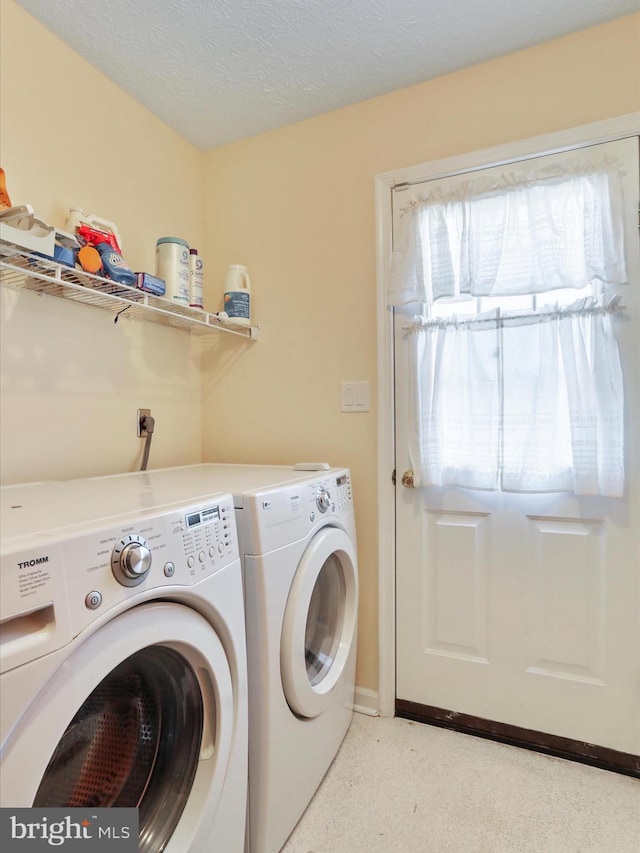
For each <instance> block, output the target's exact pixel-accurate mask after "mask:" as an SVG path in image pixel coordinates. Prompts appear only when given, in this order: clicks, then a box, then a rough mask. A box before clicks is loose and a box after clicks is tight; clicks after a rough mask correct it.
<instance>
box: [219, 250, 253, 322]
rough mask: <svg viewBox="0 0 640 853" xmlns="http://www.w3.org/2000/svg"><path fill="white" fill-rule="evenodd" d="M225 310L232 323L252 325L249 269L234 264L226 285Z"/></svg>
mask: <svg viewBox="0 0 640 853" xmlns="http://www.w3.org/2000/svg"><path fill="white" fill-rule="evenodd" d="M224 291H225V292H224V310H225V312H226V313H227V316H228V318H229V320H231V322H232V323H239V324H240V325H242V326H250V325H251V281H250V280H249V273H248V272H247V268H246V267H243V266H242V265H241V264H232V265H231V266H230V267H229V269H228V270H227V277H226V279H225V285H224Z"/></svg>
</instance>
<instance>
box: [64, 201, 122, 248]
mask: <svg viewBox="0 0 640 853" xmlns="http://www.w3.org/2000/svg"><path fill="white" fill-rule="evenodd" d="M81 225H88V226H89V227H90V228H95V229H96V230H97V231H108V232H109V233H111V234H113V236H114V237H115V238H116V244H117V246H118V250H119V251H120V252H121V251H122V240H121V239H120V234H119V232H118V229H117V227H116V226H115V224H114V223H113V222H110V221H109V220H108V219H104V218H103V217H102V216H96V214H95V213H88V214H87V213H85V212H84V211H83V210H81V209H80V208H79V207H72V208H70V210H69V215H68V217H67V221H66V223H65V226H64V228H65V231H67V232H68V233H69V234H74V233H75V232H76V230H77V229H78V228H79V227H80V226H81Z"/></svg>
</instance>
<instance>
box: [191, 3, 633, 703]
mask: <svg viewBox="0 0 640 853" xmlns="http://www.w3.org/2000/svg"><path fill="white" fill-rule="evenodd" d="M639 22H640V17H639V16H632V17H629V18H625V19H622V20H619V21H615V22H613V23H611V24H607V25H604V26H601V27H598V28H595V29H592V30H589V31H585V32H582V33H578V34H575V35H572V36H570V37H568V38H564V39H560V40H557V41H554V42H550V43H548V44H545V45H543V46H541V47H537V48H533V49H531V50H527V51H523V52H520V53H516V54H512V55H510V56H507V57H504V58H502V59H499V60H496V61H493V62H488V63H485V64H483V65H479V66H476V67H473V68H469V69H466V70H464V71H460V72H458V73H456V74H451V75H448V76H446V77H442V78H439V79H437V80H434V81H431V82H428V83H424V84H422V85H419V86H414V87H411V88H408V89H404V90H402V91H398V92H394V93H393V94H390V95H386V96H384V97H380V98H376V99H374V100H370V101H366V102H364V103H361V104H357V105H355V106H352V107H348V108H346V109H342V110H339V111H336V112H333V113H329V114H326V115H323V116H320V117H318V118H314V119H311V120H308V121H305V122H301V123H298V124H295V125H292V126H289V127H285V128H282V129H280V130H276V131H273V132H270V133H265V134H261V135H260V136H256V137H254V138H251V139H247V140H244V141H242V142H238V143H235V144H232V145H228V146H225V147H222V148H219V149H216V150H214V151H211V152H209V153H208V155H207V158H206V180H205V196H206V198H205V240H207V241H208V242H207V245H208V247H209V248H210V253H211V263H210V265H209V275H208V284H207V288H208V289H207V294H206V296H207V298H208V300H209V302H210V303H212V304H214V305H216V306H217V307H221V306H220V299H221V294H222V281H223V276H224V269H225V267H226V265H227V264H230V263H244V264H246V265H247V266H248V268H249V271H250V273H251V276H252V284H253V308H254V312H253V314H254V321H255V322H258V323H260V324H261V326H262V327H263V332H262V338H261V340H260V341H259V342H257V343H255V344H253V345H247V346H245V347H244V348H243V349H242V351H240V350H239V349H238V348H237V347H233V346H231V345H230V344H226V343H223V344H221V345H220V346H219V347H218V348H217V350H216V352H215V354H214V352H210V353H208V354H207V355H206V356H205V372H204V397H203V425H204V432H203V454H204V458H205V459H206V460H208V461H213V460H221V461H231V460H235V461H262V462H290V461H298V460H309V459H315V460H317V459H320V460H327V461H329V462H331V463H333V464H336V465H337V464H340V465H349V466H350V467H351V469H352V472H353V481H354V492H355V501H356V505H357V524H358V547H359V558H360V572H361V600H362V604H361V608H360V633H359V649H360V651H359V658H358V684H359V685H361V686H363V687H367V688H371V689H375V688H376V686H377V667H378V658H377V643H376V637H377V533H376V527H377V496H376V476H377V473H376V414H375V386H376V320H375V300H376V280H375V218H374V177H375V175H376V174H380V173H382V172H386V171H390V170H393V169H399V168H401V167H405V166H412V165H415V164H418V163H422V162H426V161H429V160H434V159H438V158H442V157H449V156H452V155H455V154H460V153H463V152H466V151H473V150H476V149H480V148H485V147H489V146H493V145H498V144H502V143H506V142H509V141H512V140H517V139H521V138H526V137H529V136H534V135H538V134H543V133H546V132H551V131H556V130H561V129H563V128H566V127H571V126H575V125H580V124H585V123H587V122H591V121H596V120H599V119H603V118H607V117H613V116H618V115H623V114H626V113H629V112H633V111H635V110H638V108H640V49H639V45H640V42H639V38H638V35H639ZM362 379H368V380H369V381H370V382H371V391H372V404H373V406H372V412H371V413H370V414H341V413H340V411H339V408H340V383H341V381H344V380H362ZM390 473H391V472H389V474H390Z"/></svg>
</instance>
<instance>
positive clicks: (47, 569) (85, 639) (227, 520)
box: [0, 475, 248, 853]
mask: <svg viewBox="0 0 640 853" xmlns="http://www.w3.org/2000/svg"><path fill="white" fill-rule="evenodd" d="M0 497H1V504H2V509H1V534H2V535H1V539H0V607H1V610H0V619H1V626H0V627H1V631H0V711H1V714H0V742H1V746H0V805H2V806H3V807H33V808H36V809H37V808H47V807H52V808H53V807H60V808H72V807H81V808H88V809H90V808H100V807H110V806H130V807H137V808H138V815H139V826H140V837H139V850H140V851H144V853H159V851H165V853H207V851H211V853H218V851H225V853H226V851H229V853H242V851H243V849H244V843H245V822H246V797H247V750H248V738H247V716H248V695H247V669H246V643H245V621H244V600H243V589H242V570H241V563H240V559H239V551H238V542H237V532H236V524H235V519H234V511H233V501H232V498H231V496H230V495H229V494H216V493H215V492H213V491H211V492H209V493H208V494H206V495H204V494H201V495H200V497H199V499H198V500H197V501H196V500H194V499H193V497H192V496H190V495H188V494H187V493H185V492H180V491H179V490H176V491H174V492H173V493H172V495H171V496H166V495H164V493H163V494H161V495H160V494H157V493H155V492H154V489H153V487H152V486H151V485H150V484H149V483H148V482H146V481H144V480H143V479H140V478H135V477H129V476H127V475H124V476H123V477H112V478H108V480H105V481H100V480H78V481H68V482H60V483H57V482H50V483H35V484H28V485H22V486H6V487H4V488H2V489H1V490H0Z"/></svg>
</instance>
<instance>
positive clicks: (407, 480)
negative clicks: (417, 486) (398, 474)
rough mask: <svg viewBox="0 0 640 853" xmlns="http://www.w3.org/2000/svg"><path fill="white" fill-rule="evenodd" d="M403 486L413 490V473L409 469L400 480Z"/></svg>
mask: <svg viewBox="0 0 640 853" xmlns="http://www.w3.org/2000/svg"><path fill="white" fill-rule="evenodd" d="M400 482H401V483H402V485H403V486H406V488H407V489H412V488H413V471H411V469H409V471H405V472H404V474H403V475H402V479H401V480H400Z"/></svg>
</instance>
